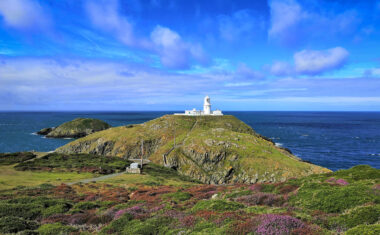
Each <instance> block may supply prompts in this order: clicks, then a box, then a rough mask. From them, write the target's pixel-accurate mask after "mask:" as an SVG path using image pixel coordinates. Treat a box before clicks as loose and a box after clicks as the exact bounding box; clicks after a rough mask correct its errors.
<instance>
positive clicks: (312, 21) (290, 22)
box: [268, 0, 361, 46]
mask: <svg viewBox="0 0 380 235" xmlns="http://www.w3.org/2000/svg"><path fill="white" fill-rule="evenodd" d="M321 4H322V3H321ZM323 4H327V6H323V7H321V8H322V10H318V11H317V10H314V9H315V8H313V7H310V8H307V6H308V3H307V2H303V4H302V5H301V4H299V3H298V2H297V1H296V0H271V1H270V2H269V8H270V22H271V26H270V28H269V31H268V36H269V39H271V40H274V41H278V42H281V43H283V44H287V45H291V46H294V45H298V44H300V43H302V42H305V41H307V39H310V38H316V39H320V38H325V37H329V38H330V39H331V38H332V37H334V36H335V35H347V34H350V33H353V32H355V30H356V29H357V28H358V27H359V26H360V23H361V17H359V16H358V12H357V11H356V10H355V9H349V10H345V11H343V12H335V11H333V10H326V9H329V5H328V4H329V3H323ZM310 5H312V4H310Z"/></svg>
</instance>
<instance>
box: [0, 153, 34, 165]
mask: <svg viewBox="0 0 380 235" xmlns="http://www.w3.org/2000/svg"><path fill="white" fill-rule="evenodd" d="M35 157H36V155H35V154H33V153H30V152H19V153H0V165H12V164H15V163H20V162H24V161H27V160H30V159H33V158H35Z"/></svg>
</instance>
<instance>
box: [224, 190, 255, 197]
mask: <svg viewBox="0 0 380 235" xmlns="http://www.w3.org/2000/svg"><path fill="white" fill-rule="evenodd" d="M251 194H252V191H251V190H243V191H237V192H232V193H229V194H227V195H226V196H225V198H236V197H241V196H246V195H251Z"/></svg>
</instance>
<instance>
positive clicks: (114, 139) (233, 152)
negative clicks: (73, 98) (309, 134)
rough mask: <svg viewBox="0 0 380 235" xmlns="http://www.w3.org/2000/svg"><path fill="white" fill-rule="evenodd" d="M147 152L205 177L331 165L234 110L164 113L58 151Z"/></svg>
mask: <svg viewBox="0 0 380 235" xmlns="http://www.w3.org/2000/svg"><path fill="white" fill-rule="evenodd" d="M141 142H144V158H148V159H150V160H151V161H153V162H155V163H158V164H161V165H164V166H167V167H170V168H173V169H176V170H177V171H178V172H179V173H181V174H183V175H187V176H190V177H193V178H195V179H198V180H200V181H202V182H205V183H213V184H223V183H233V182H240V183H255V182H278V181H284V180H286V179H288V178H291V177H299V176H305V175H309V174H314V173H324V172H329V171H330V170H328V169H326V168H322V167H319V166H316V165H313V164H310V163H306V162H303V161H301V160H300V159H298V158H297V157H295V156H294V155H292V154H291V153H290V152H289V151H287V150H285V149H282V148H278V147H276V146H275V145H274V144H273V143H272V142H271V141H268V140H267V139H266V138H264V137H262V136H261V135H259V134H257V133H256V132H254V131H253V130H252V128H251V127H249V126H248V125H246V124H245V123H243V122H242V121H240V120H238V119H237V118H235V117H234V116H229V115H225V116H219V117H217V116H200V117H191V116H173V115H166V116H163V117H161V118H158V119H154V120H151V121H149V122H146V123H143V124H139V125H128V126H120V127H114V128H110V129H107V130H104V131H100V132H97V133H94V134H91V135H88V136H86V137H83V138H80V139H78V140H75V141H73V142H71V143H69V144H67V145H65V146H62V147H60V148H58V149H57V150H56V151H57V152H61V153H92V154H98V155H105V156H119V157H123V158H125V159H133V158H139V157H140V154H141Z"/></svg>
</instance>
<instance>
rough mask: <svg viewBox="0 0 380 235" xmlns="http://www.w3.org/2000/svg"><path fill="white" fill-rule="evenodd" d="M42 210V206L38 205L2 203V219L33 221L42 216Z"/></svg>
mask: <svg viewBox="0 0 380 235" xmlns="http://www.w3.org/2000/svg"><path fill="white" fill-rule="evenodd" d="M42 209H43V208H42V206H41V205H38V204H11V203H0V218H1V217H5V216H15V217H21V218H24V219H30V220H33V219H36V218H37V217H38V216H40V215H41V212H42Z"/></svg>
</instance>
